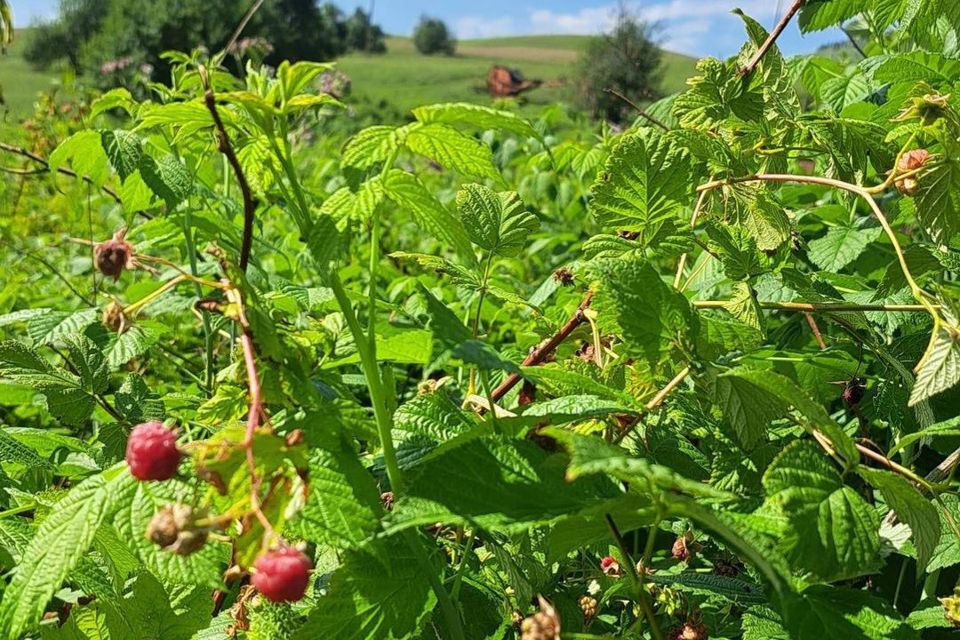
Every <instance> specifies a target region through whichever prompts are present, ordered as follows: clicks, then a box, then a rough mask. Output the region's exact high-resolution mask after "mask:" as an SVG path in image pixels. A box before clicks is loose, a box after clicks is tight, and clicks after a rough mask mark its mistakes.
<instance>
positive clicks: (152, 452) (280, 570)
mask: <svg viewBox="0 0 960 640" xmlns="http://www.w3.org/2000/svg"><path fill="white" fill-rule="evenodd" d="M182 458H183V453H182V452H181V451H180V449H179V448H178V447H177V434H176V432H174V431H173V430H172V429H168V428H167V427H165V426H164V425H163V424H162V423H160V422H145V423H143V424H139V425H137V426H136V427H134V429H133V431H131V432H130V438H129V439H128V440H127V454H126V459H127V466H128V467H129V469H130V473H131V475H133V477H134V478H136V479H137V480H140V481H162V480H169V479H170V478H172V477H173V476H174V475H176V473H177V467H179V466H180V461H181V459H182ZM201 516H202V514H198V513H197V511H196V510H194V509H193V508H192V507H190V506H189V505H184V504H174V505H167V506H165V507H163V508H162V509H161V510H160V511H158V512H157V514H156V515H155V516H154V517H153V520H151V522H150V525H149V526H148V527H147V537H148V538H149V539H150V540H151V541H153V542H155V543H156V544H158V545H160V546H161V547H162V548H164V549H166V550H168V551H171V552H173V553H177V554H180V555H188V554H190V553H193V552H194V551H197V550H198V549H200V548H201V547H202V546H203V545H204V543H205V542H206V541H207V534H208V532H209V530H210V528H209V527H207V526H205V525H204V519H203V517H201ZM253 569H254V572H253V576H252V578H251V579H250V582H251V584H252V585H253V586H254V587H256V588H257V590H258V591H259V592H260V593H261V594H262V595H263V597H265V598H266V599H267V600H270V601H271V602H295V601H297V600H300V599H301V598H302V597H303V595H304V593H306V591H307V585H308V584H309V582H310V571H311V570H312V569H313V563H312V562H310V558H308V557H307V556H306V555H305V554H304V553H303V552H302V551H299V550H297V549H294V548H292V547H280V548H277V549H272V550H270V551H267V552H266V553H264V554H262V555H261V556H260V557H259V558H257V561H256V562H255V563H254V565H253Z"/></svg>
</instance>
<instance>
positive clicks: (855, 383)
mask: <svg viewBox="0 0 960 640" xmlns="http://www.w3.org/2000/svg"><path fill="white" fill-rule="evenodd" d="M866 392H867V388H866V387H865V386H864V384H863V380H861V379H860V378H852V379H851V380H850V381H849V382H847V385H846V386H845V387H844V388H843V394H842V397H843V402H844V403H845V404H846V405H847V406H848V407H850V408H851V409H852V408H856V407H857V406H859V405H860V401H861V400H863V396H864V394H865V393H866Z"/></svg>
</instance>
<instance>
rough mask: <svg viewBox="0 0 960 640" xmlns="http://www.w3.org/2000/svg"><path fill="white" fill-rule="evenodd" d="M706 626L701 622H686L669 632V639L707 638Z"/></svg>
mask: <svg viewBox="0 0 960 640" xmlns="http://www.w3.org/2000/svg"><path fill="white" fill-rule="evenodd" d="M707 638H709V636H708V635H707V627H706V626H704V624H703V623H702V622H686V623H684V625H683V626H682V627H680V628H679V629H675V630H674V631H673V632H672V633H671V634H670V640H707Z"/></svg>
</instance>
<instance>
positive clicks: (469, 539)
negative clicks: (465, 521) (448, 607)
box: [450, 531, 477, 600]
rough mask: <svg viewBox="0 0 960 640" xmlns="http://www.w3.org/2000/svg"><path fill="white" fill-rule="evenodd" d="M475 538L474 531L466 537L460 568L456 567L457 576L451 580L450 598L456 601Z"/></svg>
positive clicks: (475, 533)
mask: <svg viewBox="0 0 960 640" xmlns="http://www.w3.org/2000/svg"><path fill="white" fill-rule="evenodd" d="M476 537H477V532H476V531H471V532H470V535H469V536H467V543H466V545H465V546H464V548H463V556H462V557H461V558H460V566H458V567H457V575H456V576H454V578H453V587H451V588H450V596H451V597H452V598H453V599H454V600H456V599H457V598H458V597H459V596H460V584H461V583H462V582H463V574H464V571H465V570H466V568H467V559H468V558H469V557H470V552H471V551H473V541H474V539H475V538H476Z"/></svg>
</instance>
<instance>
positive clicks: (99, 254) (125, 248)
mask: <svg viewBox="0 0 960 640" xmlns="http://www.w3.org/2000/svg"><path fill="white" fill-rule="evenodd" d="M126 234H127V230H126V229H120V230H119V231H117V232H116V233H114V234H113V237H112V238H110V239H109V240H105V241H104V242H101V243H99V244H97V245H96V246H94V248H93V256H94V259H95V260H96V263H97V269H98V270H99V271H100V273H102V274H103V275H105V276H108V277H110V278H113V279H114V280H116V279H118V278H119V277H120V274H121V273H123V270H124V269H132V268H133V265H134V262H133V245H132V244H130V243H129V242H127V241H126V239H125V237H126Z"/></svg>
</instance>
